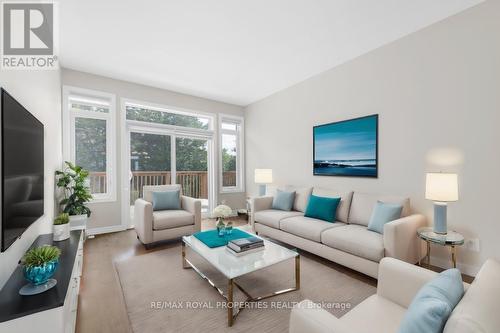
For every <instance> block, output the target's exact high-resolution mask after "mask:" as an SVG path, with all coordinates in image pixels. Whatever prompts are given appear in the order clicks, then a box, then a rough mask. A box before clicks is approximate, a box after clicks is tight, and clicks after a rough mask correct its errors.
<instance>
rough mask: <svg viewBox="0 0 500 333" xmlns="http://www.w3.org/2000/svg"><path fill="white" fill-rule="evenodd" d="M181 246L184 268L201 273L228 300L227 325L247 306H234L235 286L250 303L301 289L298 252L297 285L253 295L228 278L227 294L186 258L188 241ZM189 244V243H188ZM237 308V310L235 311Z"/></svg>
mask: <svg viewBox="0 0 500 333" xmlns="http://www.w3.org/2000/svg"><path fill="white" fill-rule="evenodd" d="M181 244H182V245H181V248H182V268H184V269H190V268H192V269H193V270H194V271H195V272H196V273H198V275H200V276H201V277H202V278H203V279H205V280H206V281H207V282H208V283H209V284H210V285H211V286H212V287H213V288H215V289H216V290H217V291H218V292H219V294H220V295H221V296H222V297H223V298H224V299H225V300H226V306H227V326H229V327H231V326H233V324H234V321H235V320H236V317H237V316H238V314H239V313H240V312H241V310H243V309H245V306H243V307H238V308H237V309H235V308H234V301H233V296H234V287H236V288H238V289H239V290H240V291H241V292H242V293H243V294H245V296H246V297H247V298H246V300H245V301H244V303H245V304H246V303H250V302H258V301H261V300H263V299H266V298H270V297H274V296H278V295H282V294H286V293H289V292H292V291H297V290H299V289H300V255H299V254H298V253H297V256H295V287H292V288H287V289H283V290H279V291H275V292H272V293H270V294H267V295H263V296H257V297H255V296H252V295H251V294H250V293H249V292H247V291H246V290H245V289H243V287H242V286H240V285H239V284H238V283H237V282H236V281H235V279H236V278H233V279H228V282H227V294H224V291H223V290H222V289H220V288H219V287H217V286H216V285H215V283H214V282H213V281H212V280H210V279H209V278H208V277H207V276H206V275H205V274H203V272H201V271H200V270H199V269H198V268H197V267H196V266H195V265H194V264H193V263H192V262H191V261H189V259H187V258H186V243H185V242H184V239H183V240H182V243H181ZM187 246H189V244H187ZM200 257H202V258H203V256H201V255H200ZM234 310H236V312H235V311H234Z"/></svg>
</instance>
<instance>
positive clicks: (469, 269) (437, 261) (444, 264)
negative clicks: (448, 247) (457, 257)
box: [422, 256, 481, 276]
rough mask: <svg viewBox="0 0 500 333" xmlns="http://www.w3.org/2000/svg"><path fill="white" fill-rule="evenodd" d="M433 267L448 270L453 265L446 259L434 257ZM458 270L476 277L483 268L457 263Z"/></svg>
mask: <svg viewBox="0 0 500 333" xmlns="http://www.w3.org/2000/svg"><path fill="white" fill-rule="evenodd" d="M422 260H424V262H426V261H425V258H424V259H422ZM431 265H432V266H438V267H441V268H446V269H447V268H451V267H452V264H451V261H450V260H445V259H442V258H437V257H433V256H431ZM457 268H458V269H459V270H460V272H462V273H463V274H467V275H469V276H476V275H477V273H478V272H479V269H480V268H481V267H479V266H475V265H468V264H463V263H460V262H457Z"/></svg>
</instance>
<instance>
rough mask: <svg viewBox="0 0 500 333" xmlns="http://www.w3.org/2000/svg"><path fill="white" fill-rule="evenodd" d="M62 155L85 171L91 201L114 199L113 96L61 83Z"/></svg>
mask: <svg viewBox="0 0 500 333" xmlns="http://www.w3.org/2000/svg"><path fill="white" fill-rule="evenodd" d="M63 95H64V96H63V99H64V100H63V103H64V108H63V112H64V133H65V135H64V146H65V149H64V151H65V159H66V160H70V161H72V162H73V163H75V164H77V165H79V166H81V167H82V168H84V169H86V170H88V171H89V173H90V175H89V179H88V180H89V187H90V191H91V193H92V196H93V200H94V201H103V200H104V201H107V200H115V192H116V189H115V185H114V184H115V173H114V162H115V160H114V140H115V138H114V114H115V113H114V110H115V97H114V95H111V94H106V93H102V92H97V91H90V90H86V89H80V88H73V87H64V89H63Z"/></svg>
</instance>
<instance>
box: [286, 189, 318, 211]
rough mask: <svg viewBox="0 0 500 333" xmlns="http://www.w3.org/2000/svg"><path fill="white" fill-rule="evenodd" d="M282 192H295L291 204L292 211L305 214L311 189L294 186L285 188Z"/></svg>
mask: <svg viewBox="0 0 500 333" xmlns="http://www.w3.org/2000/svg"><path fill="white" fill-rule="evenodd" d="M284 191H288V192H291V191H295V201H294V202H293V210H296V211H299V212H302V213H303V212H305V211H306V208H307V203H308V202H309V196H310V195H311V193H312V187H295V186H285V187H284Z"/></svg>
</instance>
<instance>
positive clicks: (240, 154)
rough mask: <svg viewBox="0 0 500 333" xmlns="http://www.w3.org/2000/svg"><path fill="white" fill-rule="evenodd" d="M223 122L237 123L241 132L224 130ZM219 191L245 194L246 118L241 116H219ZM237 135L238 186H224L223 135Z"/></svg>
mask: <svg viewBox="0 0 500 333" xmlns="http://www.w3.org/2000/svg"><path fill="white" fill-rule="evenodd" d="M223 122H235V123H238V124H239V131H233V130H227V129H222V123H223ZM217 129H218V131H219V137H218V139H219V145H218V146H219V191H220V193H244V192H245V149H244V147H245V118H243V117H241V116H235V115H228V114H222V113H220V114H219V121H218V127H217ZM223 134H236V186H223V185H222V181H223V163H222V135H223Z"/></svg>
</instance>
